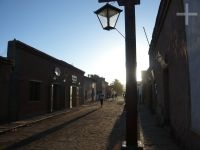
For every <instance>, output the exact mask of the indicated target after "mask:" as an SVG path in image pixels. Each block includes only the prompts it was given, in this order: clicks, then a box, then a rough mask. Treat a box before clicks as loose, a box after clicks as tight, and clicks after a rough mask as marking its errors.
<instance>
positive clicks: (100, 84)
mask: <svg viewBox="0 0 200 150" xmlns="http://www.w3.org/2000/svg"><path fill="white" fill-rule="evenodd" d="M89 77H90V78H91V79H93V80H94V81H95V82H96V99H97V100H98V99H99V95H100V94H103V95H104V98H107V93H106V88H107V87H108V82H106V81H105V78H103V77H99V76H98V75H89Z"/></svg>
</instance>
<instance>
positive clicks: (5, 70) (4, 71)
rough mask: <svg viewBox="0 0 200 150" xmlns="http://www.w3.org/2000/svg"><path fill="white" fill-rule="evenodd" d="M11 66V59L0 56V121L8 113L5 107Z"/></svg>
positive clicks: (3, 119) (2, 120) (5, 117)
mask: <svg viewBox="0 0 200 150" xmlns="http://www.w3.org/2000/svg"><path fill="white" fill-rule="evenodd" d="M13 66H14V63H13V61H11V60H9V59H7V58H4V57H1V56H0V92H1V94H0V103H1V104H0V122H5V121H6V119H7V118H8V115H9V114H8V109H7V108H8V99H9V88H10V74H11V72H12V69H13Z"/></svg>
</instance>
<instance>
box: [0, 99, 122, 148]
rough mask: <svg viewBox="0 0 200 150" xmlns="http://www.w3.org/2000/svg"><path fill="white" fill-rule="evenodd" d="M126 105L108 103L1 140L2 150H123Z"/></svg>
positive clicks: (65, 115)
mask: <svg viewBox="0 0 200 150" xmlns="http://www.w3.org/2000/svg"><path fill="white" fill-rule="evenodd" d="M122 112H123V104H122V102H119V101H118V102H117V101H106V102H104V106H103V108H100V104H99V103H95V104H93V105H92V106H83V107H82V108H80V110H78V111H74V112H70V113H66V114H63V115H60V116H58V117H56V118H51V119H47V120H44V121H41V122H39V123H36V124H32V125H30V126H28V127H23V128H20V129H19V130H18V131H14V132H8V133H5V134H2V135H1V136H0V145H1V146H0V148H1V149H13V148H18V149H59V150H60V149H65V150H66V149H70V150H79V149H82V150H94V149H95V150H103V149H108V150H110V149H120V146H121V141H122V140H123V139H124V133H125V131H124V129H125V124H124V123H125V120H121V119H124V118H125V117H124V115H123V114H122Z"/></svg>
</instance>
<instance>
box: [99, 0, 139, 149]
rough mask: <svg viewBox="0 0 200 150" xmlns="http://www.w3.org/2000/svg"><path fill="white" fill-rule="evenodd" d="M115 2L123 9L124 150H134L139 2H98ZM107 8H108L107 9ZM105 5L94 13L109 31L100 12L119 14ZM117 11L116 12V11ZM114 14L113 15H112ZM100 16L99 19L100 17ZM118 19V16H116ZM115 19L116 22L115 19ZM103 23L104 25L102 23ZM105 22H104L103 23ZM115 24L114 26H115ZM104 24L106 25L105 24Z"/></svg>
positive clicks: (108, 25) (135, 139) (128, 0)
mask: <svg viewBox="0 0 200 150" xmlns="http://www.w3.org/2000/svg"><path fill="white" fill-rule="evenodd" d="M110 1H117V2H118V4H119V5H120V6H124V8H125V40H126V41H125V43H126V44H125V45H126V96H125V102H126V149H128V150H135V149H139V148H138V143H137V142H138V141H137V81H136V65H137V63H136V32H135V5H136V4H140V0H99V2H100V3H101V2H110ZM108 6H109V7H108ZM113 7H114V6H112V7H110V4H106V5H105V6H103V7H102V8H100V9H98V10H97V11H95V13H96V14H97V16H98V18H99V20H100V21H101V24H103V25H102V27H103V29H105V30H111V29H114V28H115V26H111V24H110V23H109V22H110V21H109V19H110V18H111V17H109V15H101V14H106V13H102V12H107V14H108V12H115V16H116V15H117V14H120V12H121V11H120V10H119V9H118V8H116V7H114V8H113ZM117 10H118V11H117ZM113 14H114V13H113ZM100 16H101V17H100ZM118 17H119V15H118ZM118 17H115V18H116V22H117V19H118ZM102 21H104V23H102ZM105 21H106V22H105ZM116 22H115V23H114V25H116ZM105 23H106V24H105Z"/></svg>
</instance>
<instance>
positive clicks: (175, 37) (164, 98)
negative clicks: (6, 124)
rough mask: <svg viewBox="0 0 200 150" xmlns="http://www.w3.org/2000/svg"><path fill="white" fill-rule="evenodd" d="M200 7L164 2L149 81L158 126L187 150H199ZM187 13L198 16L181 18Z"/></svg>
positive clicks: (186, 1) (192, 1)
mask: <svg viewBox="0 0 200 150" xmlns="http://www.w3.org/2000/svg"><path fill="white" fill-rule="evenodd" d="M199 6H200V1H199V0H176V1H172V0H161V2H160V7H159V11H158V15H157V19H156V24H155V27H154V31H153V35H152V41H151V45H150V50H149V58H150V67H149V69H148V77H146V78H149V79H150V80H151V81H150V82H146V83H150V84H151V85H150V87H151V88H152V89H150V91H152V95H153V96H152V97H151V98H153V100H152V101H151V102H150V103H152V104H151V105H150V107H151V108H152V109H153V110H154V112H155V113H156V115H157V119H158V122H159V124H160V125H162V126H168V127H169V128H170V130H171V133H172V134H173V136H174V137H175V138H176V139H177V141H178V142H179V144H180V146H181V147H182V148H183V149H187V150H199V149H200V142H199V141H200V109H199V108H200V101H199V97H200V92H199V91H200V70H199V64H200V30H199V26H200V9H199ZM187 11H189V13H194V14H196V15H195V16H189V20H187V19H188V18H185V16H180V13H183V12H187ZM187 21H188V22H187Z"/></svg>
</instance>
